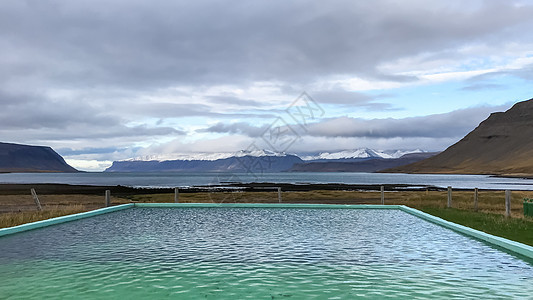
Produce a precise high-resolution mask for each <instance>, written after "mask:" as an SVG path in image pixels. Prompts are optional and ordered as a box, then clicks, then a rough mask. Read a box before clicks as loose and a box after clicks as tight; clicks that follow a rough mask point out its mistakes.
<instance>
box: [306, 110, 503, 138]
mask: <svg viewBox="0 0 533 300" xmlns="http://www.w3.org/2000/svg"><path fill="white" fill-rule="evenodd" d="M504 108H507V107H506V106H498V107H494V106H484V107H474V108H467V109H461V110H455V111H452V112H449V113H443V114H434V115H428V116H420V117H410V118H403V119H392V118H388V119H372V120H364V119H358V118H349V117H341V118H335V119H330V120H326V121H323V122H320V123H315V124H311V125H309V127H308V135H311V136H325V137H368V138H395V137H402V138H405V137H429V138H444V137H462V136H464V135H466V134H467V133H468V132H470V131H471V130H473V129H474V128H475V127H476V126H477V125H478V124H479V123H480V122H481V121H482V120H483V119H485V118H487V117H488V116H489V115H490V113H491V112H494V111H501V110H503V109H504Z"/></svg>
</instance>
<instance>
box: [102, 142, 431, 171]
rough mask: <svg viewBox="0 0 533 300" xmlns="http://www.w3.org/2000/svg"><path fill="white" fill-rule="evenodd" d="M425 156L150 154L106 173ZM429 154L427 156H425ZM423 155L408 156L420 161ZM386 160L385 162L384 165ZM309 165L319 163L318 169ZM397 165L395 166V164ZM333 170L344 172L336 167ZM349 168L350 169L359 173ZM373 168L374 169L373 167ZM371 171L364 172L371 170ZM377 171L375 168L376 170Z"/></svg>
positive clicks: (363, 152) (361, 152) (288, 166)
mask: <svg viewBox="0 0 533 300" xmlns="http://www.w3.org/2000/svg"><path fill="white" fill-rule="evenodd" d="M415 153H419V154H426V152H424V151H422V150H420V149H416V150H391V151H378V150H373V149H368V148H360V149H355V150H344V151H338V152H322V153H314V154H313V153H307V154H306V155H301V156H298V155H296V154H288V153H283V152H273V151H269V150H254V151H244V150H243V151H239V152H234V153H227V152H223V153H195V154H165V155H150V156H143V157H137V158H133V159H127V160H122V161H115V162H113V165H112V166H111V167H109V168H108V169H107V170H106V172H255V173H256V172H281V171H292V170H295V169H294V168H295V166H296V165H302V164H303V165H305V166H304V167H305V168H302V166H300V167H298V168H299V169H298V170H302V171H306V172H307V171H309V170H324V166H325V165H324V163H326V164H328V163H332V164H352V165H353V164H354V163H355V164H357V163H362V162H368V161H378V160H380V161H381V162H380V166H384V165H385V164H387V165H390V164H394V163H395V161H396V160H397V161H396V164H398V163H399V162H400V161H403V160H402V159H404V158H403V157H402V156H403V155H405V154H415ZM427 154H429V153H427ZM400 157H402V158H401V159H400ZM423 158H425V156H420V157H415V158H413V157H411V158H410V159H414V160H421V159H423ZM383 161H385V162H383ZM309 164H320V165H318V167H317V166H315V165H311V166H309ZM394 166H396V165H394ZM335 168H336V170H339V169H340V170H343V169H342V168H339V167H338V166H337V165H335ZM357 168H358V167H354V166H350V169H349V170H359V169H357ZM373 168H374V169H376V168H375V167H373ZM374 169H369V168H367V169H365V170H366V171H371V170H374ZM376 170H377V169H376Z"/></svg>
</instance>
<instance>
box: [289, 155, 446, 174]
mask: <svg viewBox="0 0 533 300" xmlns="http://www.w3.org/2000/svg"><path fill="white" fill-rule="evenodd" d="M437 153H438V152H421V153H418V152H417V153H408V154H405V155H402V156H401V157H399V158H371V159H360V160H344V159H333V160H329V161H327V160H318V161H312V162H304V163H299V164H295V165H294V166H293V167H292V168H291V169H290V170H289V171H291V172H366V173H372V172H378V171H381V170H385V169H388V168H393V167H398V166H403V165H407V164H411V163H414V162H417V161H421V160H423V159H426V158H428V157H431V156H434V155H435V154H437Z"/></svg>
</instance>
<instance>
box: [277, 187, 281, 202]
mask: <svg viewBox="0 0 533 300" xmlns="http://www.w3.org/2000/svg"><path fill="white" fill-rule="evenodd" d="M278 202H279V203H281V188H280V187H278Z"/></svg>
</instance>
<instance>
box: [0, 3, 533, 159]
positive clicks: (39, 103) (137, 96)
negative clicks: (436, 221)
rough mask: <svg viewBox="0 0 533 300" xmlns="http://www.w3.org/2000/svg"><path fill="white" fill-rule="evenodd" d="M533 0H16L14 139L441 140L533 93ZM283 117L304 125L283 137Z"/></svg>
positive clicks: (119, 154)
mask: <svg viewBox="0 0 533 300" xmlns="http://www.w3.org/2000/svg"><path fill="white" fill-rule="evenodd" d="M532 15H533V5H532V2H531V1H509V0H502V1H498V0H487V1H475V0H471V1H464V0H460V1H455V0H447V1H440V0H439V1H428V0H420V1H416V0H415V1H386V0H383V1H382V0H379V1H377V0H374V1H354V0H347V1H342V0H333V1H273V0H268V1H249V0H246V1H244V0H243V1H238V0H236V1H235V0H234V1H229V0H226V1H204V0H194V1H170V0H169V1H165V0H154V1H145V0H142V1H140V0H124V1H117V0H105V1H99V0H90V1H83V0H76V1H69V0H56V1H51V0H34V1H32V0H3V1H2V2H1V3H0V54H1V55H0V103H1V109H0V136H1V139H0V140H1V141H4V142H15V143H24V144H34V145H48V146H52V147H53V148H54V149H55V150H56V151H58V152H59V153H60V154H62V155H63V156H64V157H65V158H66V159H67V161H68V162H69V163H71V164H72V165H73V166H74V167H77V168H80V169H84V170H102V169H103V168H105V167H107V166H109V165H110V164H111V162H112V161H113V160H120V159H126V158H130V157H136V156H143V155H157V154H168V153H191V152H233V151H238V150H241V149H249V148H250V147H251V146H253V147H259V148H265V149H268V148H273V149H271V150H286V151H287V152H293V153H301V152H313V151H316V152H320V151H335V150H344V149H355V148H360V147H369V148H375V149H380V150H391V149H416V148H420V149H423V150H427V151H440V150H443V149H445V148H446V147H448V146H450V145H451V144H453V143H455V142H456V141H458V140H459V139H460V138H462V137H463V136H464V135H465V134H466V133H468V132H469V131H471V130H472V129H474V128H475V127H476V126H477V125H478V124H479V122H481V121H482V120H484V119H485V118H486V117H488V115H489V114H490V113H491V112H495V111H504V110H506V109H508V108H510V107H511V106H512V105H513V104H514V103H516V102H518V101H522V100H527V99H530V98H532V97H533V93H532V91H531V90H532V89H531V87H532V80H533V31H532V30H531V28H533V18H531V16H532ZM302 92H306V93H307V95H309V97H310V98H307V97H306V96H305V95H304V98H305V99H308V100H309V99H312V102H309V101H308V102H307V103H312V104H313V105H314V106H313V107H314V109H315V110H314V112H315V114H314V115H312V117H311V118H307V119H306V120H303V121H302V120H298V119H297V118H293V117H294V116H295V114H294V109H298V108H299V107H300V106H301V107H304V106H302V103H304V102H301V101H300V102H298V97H299V96H300V95H301V94H302ZM299 100H302V99H301V98H300V99H299ZM295 101H296V102H295ZM291 105H292V106H291ZM291 111H292V113H291ZM273 126H274V127H276V126H281V128H285V129H287V128H288V129H290V130H289V131H288V132H289V133H290V134H292V135H294V136H295V137H296V138H295V139H294V140H293V141H292V142H291V143H287V144H286V145H288V146H287V147H285V146H284V148H283V149H280V148H279V147H278V146H279V145H278V146H277V145H275V144H273V143H270V142H272V140H271V138H272V137H271V136H270V137H266V134H267V133H268V132H270V131H269V130H270V129H272V128H274V127H273ZM269 139H270V140H269Z"/></svg>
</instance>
